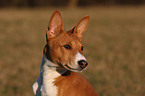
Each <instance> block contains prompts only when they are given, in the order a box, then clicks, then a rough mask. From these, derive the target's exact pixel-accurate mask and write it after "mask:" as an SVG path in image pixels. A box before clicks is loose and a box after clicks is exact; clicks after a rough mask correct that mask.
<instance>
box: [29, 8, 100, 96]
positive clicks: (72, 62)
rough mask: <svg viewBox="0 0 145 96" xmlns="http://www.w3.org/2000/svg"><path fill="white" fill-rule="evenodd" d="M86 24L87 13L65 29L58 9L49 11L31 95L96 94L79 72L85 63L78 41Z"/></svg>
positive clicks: (91, 95) (64, 95)
mask: <svg viewBox="0 0 145 96" xmlns="http://www.w3.org/2000/svg"><path fill="white" fill-rule="evenodd" d="M88 23H89V16H85V17H84V18H82V19H81V20H80V21H79V22H78V23H77V25H76V26H75V27H74V28H73V29H71V30H69V31H67V32H65V31H64V27H63V22H62V16H61V14H60V12H59V11H58V10H56V11H55V12H54V13H53V15H52V16H51V18H50V22H49V26H48V28H47V29H46V43H47V44H46V45H45V47H44V50H43V58H42V63H41V68H40V75H39V77H38V79H37V81H36V82H35V83H34V84H33V86H32V88H33V93H34V95H35V96H98V94H97V93H96V92H95V90H94V88H93V87H92V85H91V84H90V83H89V82H88V81H87V80H86V79H85V78H84V77H83V76H82V75H81V74H80V73H79V72H81V71H83V70H85V69H86V67H87V65H88V62H87V60H86V58H85V57H84V56H83V44H82V43H81V39H82V35H83V33H84V32H85V31H86V29H87V26H88Z"/></svg>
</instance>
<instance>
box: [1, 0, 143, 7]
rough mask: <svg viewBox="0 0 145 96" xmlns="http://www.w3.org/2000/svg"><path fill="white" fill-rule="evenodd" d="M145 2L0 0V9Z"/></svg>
mask: <svg viewBox="0 0 145 96" xmlns="http://www.w3.org/2000/svg"><path fill="white" fill-rule="evenodd" d="M143 4H145V0H0V7H49V6H50V7H51V6H64V7H68V6H69V7H77V6H96V5H143Z"/></svg>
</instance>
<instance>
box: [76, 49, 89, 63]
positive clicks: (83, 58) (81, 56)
mask: <svg viewBox="0 0 145 96" xmlns="http://www.w3.org/2000/svg"><path fill="white" fill-rule="evenodd" d="M80 60H85V61H87V60H86V58H85V57H84V56H83V55H82V54H81V53H80V52H77V54H76V56H75V60H74V63H75V65H78V61H80Z"/></svg>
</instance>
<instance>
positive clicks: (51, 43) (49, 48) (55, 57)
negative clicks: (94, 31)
mask: <svg viewBox="0 0 145 96" xmlns="http://www.w3.org/2000/svg"><path fill="white" fill-rule="evenodd" d="M88 23H89V16H85V17H84V18H82V19H81V20H80V21H79V22H78V23H77V25H76V26H75V27H74V28H73V29H71V30H69V31H67V32H65V31H64V27H63V22H62V17H61V14H60V12H59V11H55V12H54V13H53V15H52V16H51V18H50V22H49V26H48V29H47V30H46V40H47V44H46V46H45V47H44V53H45V55H46V57H47V58H48V59H49V60H51V61H52V62H53V63H54V64H57V65H58V66H62V67H64V68H66V69H67V70H70V71H75V72H81V71H82V70H83V69H85V68H86V66H87V65H88V63H87V60H86V58H85V57H84V56H83V44H82V43H81V39H82V35H83V33H84V32H85V31H86V29H87V26H88Z"/></svg>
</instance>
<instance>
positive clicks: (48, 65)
mask: <svg viewBox="0 0 145 96" xmlns="http://www.w3.org/2000/svg"><path fill="white" fill-rule="evenodd" d="M45 69H47V70H54V71H57V72H58V73H59V74H60V75H62V76H66V75H67V74H68V73H70V71H69V70H67V69H65V68H64V67H62V66H59V65H58V64H55V63H53V62H52V61H51V60H49V59H48V58H47V57H46V55H45V54H44V53H43V58H42V62H41V67H40V72H42V73H43V72H44V71H46V70H45ZM68 75H69V74H68Z"/></svg>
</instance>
